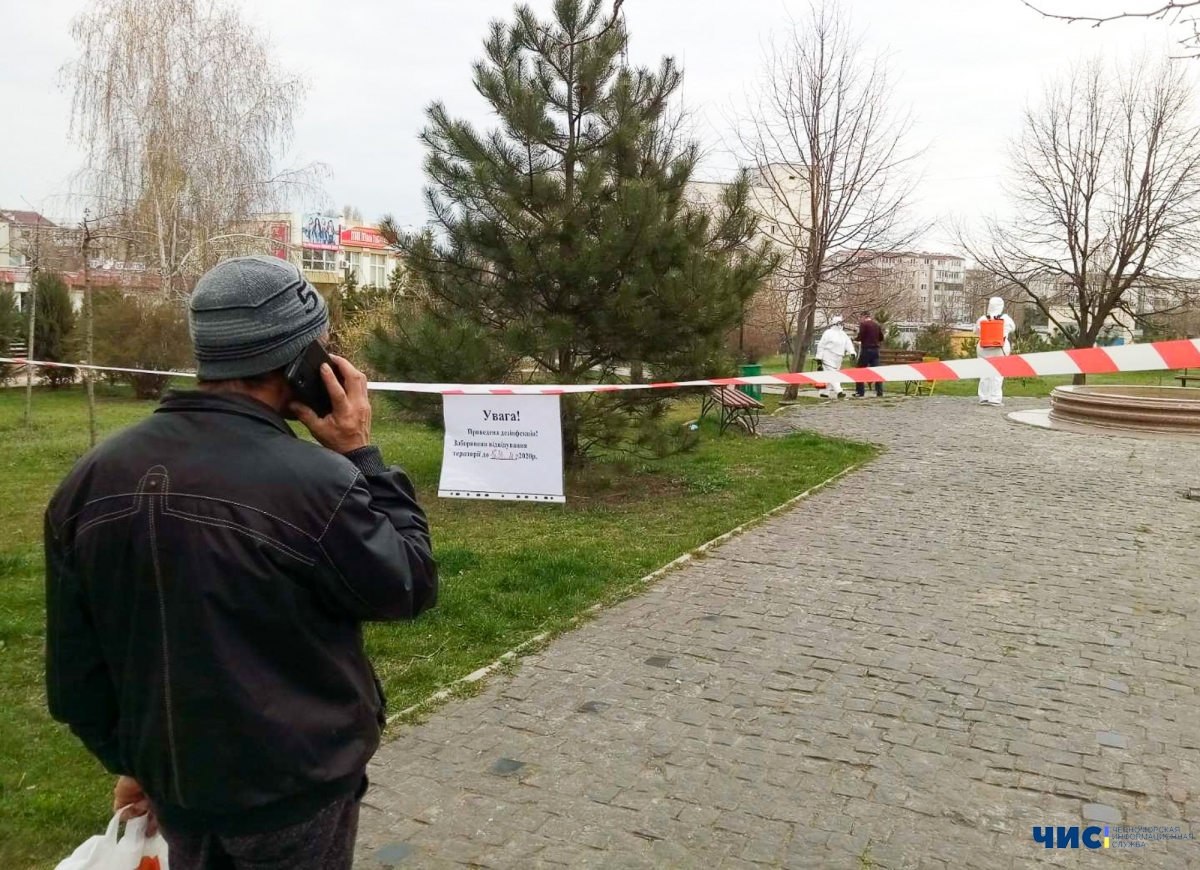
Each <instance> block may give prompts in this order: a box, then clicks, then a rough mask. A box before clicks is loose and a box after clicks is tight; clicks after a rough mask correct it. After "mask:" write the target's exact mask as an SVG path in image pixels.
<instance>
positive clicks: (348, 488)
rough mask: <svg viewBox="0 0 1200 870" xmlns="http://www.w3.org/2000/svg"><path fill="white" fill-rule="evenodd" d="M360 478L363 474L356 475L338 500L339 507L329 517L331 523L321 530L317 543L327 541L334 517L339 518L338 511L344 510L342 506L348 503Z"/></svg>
mask: <svg viewBox="0 0 1200 870" xmlns="http://www.w3.org/2000/svg"><path fill="white" fill-rule="evenodd" d="M360 477H362V475H361V474H358V473H356V474H355V475H354V480H352V481H350V485H349V486H348V487H346V491H345V492H343V493H342V497H341V498H339V499H338V503H337V505H336V506H335V507H334V509H333V513H331V514H330V515H329V522H327V523H326V524H325V528H323V529H321V534H320V535H318V536H317V543H320V542H321V541H323V540H325V535H326V533H327V532H328V531H329V527H330V526H332V525H333V518H334V517H336V516H337V512H338V511H340V510H341V509H342V504H343V503H345V501H346V498H347V497H348V496H349V495H350V490H352V489H354V485H355V484H356V483H358V479H359V478H360Z"/></svg>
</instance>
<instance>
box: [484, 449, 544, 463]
mask: <svg viewBox="0 0 1200 870" xmlns="http://www.w3.org/2000/svg"><path fill="white" fill-rule="evenodd" d="M491 458H492V459H499V460H502V461H505V462H517V461H520V460H526V461H529V462H536V461H537V454H536V453H530V452H529V451H528V450H504V449H502V448H500V447H494V448H492V453H491Z"/></svg>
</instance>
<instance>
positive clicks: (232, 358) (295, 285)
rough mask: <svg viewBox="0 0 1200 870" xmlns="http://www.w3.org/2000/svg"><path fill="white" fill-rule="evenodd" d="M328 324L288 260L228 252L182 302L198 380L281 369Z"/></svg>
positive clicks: (323, 311)
mask: <svg viewBox="0 0 1200 870" xmlns="http://www.w3.org/2000/svg"><path fill="white" fill-rule="evenodd" d="M328 328H329V312H328V310H326V307H325V300H324V299H323V298H321V294H320V293H318V292H317V291H316V289H315V288H314V287H313V285H312V284H310V283H308V281H307V280H305V278H304V275H303V273H302V272H301V271H300V269H299V268H297V267H296V265H295V264H294V263H289V262H287V261H286V260H281V259H279V258H278V257H262V256H259V257H234V258H233V259H231V260H225V261H224V262H221V263H218V264H217V265H216V266H213V267H212V268H211V269H209V270H208V271H207V272H205V273H204V274H203V275H202V276H201V277H200V280H199V281H198V282H196V289H195V290H193V291H192V298H191V301H190V303H189V304H188V329H189V331H190V332H191V334H192V351H193V353H194V354H195V356H196V373H197V375H198V376H199V377H200V379H201V380H204V381H224V380H234V379H236V378H247V377H253V376H254V375H262V374H266V373H267V372H270V371H274V370H275V369H278V368H282V367H283V366H286V365H287V364H288V363H290V362H291V361H292V360H294V359H295V358H296V357H298V356H299V355H300V353H301V351H303V350H304V348H305V347H307V346H308V344H309V343H310V342H312V341H313V340H314V339H316V338H320V337H321V336H322V335H323V334H324V333H325V332H326V330H328Z"/></svg>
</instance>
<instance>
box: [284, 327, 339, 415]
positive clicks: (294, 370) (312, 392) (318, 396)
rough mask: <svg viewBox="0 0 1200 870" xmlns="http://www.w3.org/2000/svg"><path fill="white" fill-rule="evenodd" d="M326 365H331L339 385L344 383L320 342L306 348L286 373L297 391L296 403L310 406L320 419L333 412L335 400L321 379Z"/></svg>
mask: <svg viewBox="0 0 1200 870" xmlns="http://www.w3.org/2000/svg"><path fill="white" fill-rule="evenodd" d="M324 363H329V367H330V368H331V369H333V373H334V375H336V376H337V379H338V383H342V376H341V373H340V372H338V368H337V366H335V365H334V364H333V360H331V359H330V358H329V354H328V353H326V352H325V348H324V347H322V346H321V342H319V341H314V342H312V343H311V344H310V345H309V346H308V347H306V348H304V353H302V354H300V356H298V357H296V359H295V360H293V361H292V363H291V365H289V366H288V367H287V371H286V372H285V373H284V375H285V377H286V378H287V382H288V383H289V384H291V385H292V390H294V391H295V394H296V401H298V402H300V403H302V404H304V405H308V407H310V408H312V409H313V412H314V413H315V414H316V415H317V416H318V417H325V416H327V415H328V414H329V412H330V411H332V410H333V400H331V399H330V398H329V390H328V389H327V388H326V387H325V381H324V380H323V379H322V378H321V366H322V365H323V364H324Z"/></svg>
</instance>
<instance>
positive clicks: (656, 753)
mask: <svg viewBox="0 0 1200 870" xmlns="http://www.w3.org/2000/svg"><path fill="white" fill-rule="evenodd" d="M1014 404H1015V406H1017V407H1031V406H1033V405H1034V404H1035V403H1030V402H1018V403H1014ZM790 426H796V427H805V428H811V429H815V430H818V431H821V432H824V433H828V434H834V435H842V436H846V437H849V438H855V439H861V440H868V441H872V442H875V443H879V444H882V445H885V446H886V448H887V453H885V454H884V455H883V456H881V457H880V458H879V459H878V460H877V461H876V462H875V463H874V464H873V465H871V466H869V467H867V468H866V469H865V470H863V471H860V472H858V473H856V474H854V475H852V476H850V477H848V478H846V479H845V480H843V481H842V482H841V483H839V484H838V485H837V486H835V487H832V488H830V489H828V490H825V491H823V492H821V493H819V494H818V495H816V496H815V497H813V498H812V499H810V500H808V501H807V502H805V503H803V504H801V505H800V506H799V507H798V508H797V509H795V510H794V511H791V512H789V513H787V514H785V515H783V516H780V517H778V518H776V519H774V520H772V521H770V522H767V523H765V524H763V525H761V526H759V527H758V528H756V529H754V530H753V531H751V532H749V533H747V534H745V535H743V536H740V537H738V538H736V539H735V540H733V541H731V542H730V543H728V544H726V545H725V546H723V547H721V548H720V549H718V550H716V551H715V552H714V553H713V554H712V555H711V556H710V557H709V558H705V559H703V560H701V561H699V562H697V563H695V564H693V565H691V566H690V567H688V568H686V569H684V570H681V571H678V572H676V573H673V574H671V575H669V576H668V577H666V578H665V579H663V580H662V581H661V582H659V583H658V584H656V585H654V586H653V587H651V588H649V589H647V590H646V593H645V594H644V595H641V596H639V597H637V598H634V599H632V600H629V601H627V602H624V603H622V604H621V605H619V606H617V607H614V608H612V609H611V610H609V611H606V612H605V613H604V614H603V615H602V616H600V617H599V618H597V619H596V620H594V621H592V622H591V623H589V624H587V625H586V626H584V627H582V628H580V629H579V630H577V631H575V632H572V633H570V634H568V635H565V636H563V637H561V638H559V639H558V640H557V641H556V642H555V643H554V644H552V645H551V646H550V647H549V648H548V649H546V650H545V651H543V652H541V653H539V654H538V655H536V656H533V657H530V658H527V659H525V660H524V661H523V662H522V663H521V665H520V667H519V669H518V671H517V672H516V674H515V675H513V676H511V677H502V678H498V679H495V680H494V681H493V682H492V683H491V684H490V685H489V686H488V688H487V689H486V690H485V691H484V692H483V693H482V694H480V695H479V696H477V697H475V698H472V699H470V700H466V701H460V702H455V703H453V704H451V705H449V706H448V707H446V708H444V709H443V710H441V711H440V712H438V713H437V714H436V715H434V716H433V717H432V718H430V719H429V721H428V722H427V723H425V724H423V725H421V726H419V727H416V728H412V729H405V730H404V731H403V732H402V733H401V734H400V735H399V737H398V738H397V739H396V740H395V741H393V742H392V743H390V744H388V745H387V746H385V747H384V748H383V749H381V751H380V752H379V754H378V756H377V758H376V761H375V763H374V764H373V765H372V768H371V778H372V788H371V791H370V793H369V794H368V796H367V798H366V802H367V804H368V805H367V806H365V807H364V809H363V814H362V823H361V835H360V845H359V856H358V863H357V865H356V866H357V867H359V868H367V870H374V868H377V867H384V866H396V867H403V868H408V867H455V866H463V865H465V866H482V867H497V868H501V867H513V868H526V867H557V866H563V865H565V866H572V867H575V866H587V867H653V866H659V867H698V868H704V870H716V868H725V867H744V868H751V867H777V866H782V867H832V868H843V867H844V868H854V870H861V868H867V867H887V868H891V867H920V868H926V867H928V868H939V870H950V868H962V867H988V868H991V867H1025V866H1029V865H1031V864H1034V863H1036V862H1042V861H1044V862H1048V863H1050V864H1054V865H1061V866H1071V867H1074V866H1083V865H1084V863H1085V862H1088V861H1092V862H1094V861H1097V860H1104V861H1109V860H1112V861H1118V862H1120V863H1122V864H1128V865H1133V864H1136V865H1137V866H1139V867H1192V868H1200V696H1198V695H1197V689H1198V687H1200V604H1198V600H1200V546H1198V543H1200V503H1198V502H1192V501H1186V500H1185V499H1184V498H1183V497H1182V492H1183V491H1184V490H1185V489H1186V488H1188V487H1189V486H1193V487H1194V486H1200V451H1198V450H1197V449H1196V448H1195V446H1194V445H1193V446H1181V445H1179V444H1176V443H1172V442H1166V441H1135V440H1129V439H1124V438H1103V437H1089V436H1077V435H1068V434H1062V433H1055V432H1045V431H1040V430H1036V429H1032V428H1028V427H1024V426H1018V425H1016V424H1013V423H1009V422H1008V421H1007V420H1005V419H1004V418H1003V416H1002V413H1001V412H999V411H998V410H996V409H992V408H980V407H978V406H977V405H976V404H975V403H974V402H973V401H970V400H967V399H951V398H935V399H921V400H903V401H895V402H893V401H891V400H884V401H882V402H877V401H876V400H874V399H868V400H866V401H863V402H849V401H844V402H842V403H839V404H837V405H825V406H819V407H806V408H803V409H802V410H799V411H798V412H797V413H796V415H795V416H794V417H789V418H773V419H771V420H770V421H764V428H768V429H770V430H771V431H774V432H779V431H783V430H785V429H787V428H788V427H790ZM1092 819H1094V820H1096V823H1098V824H1101V825H1103V824H1109V825H1115V824H1118V823H1119V824H1125V825H1164V826H1169V827H1172V828H1174V827H1176V826H1178V827H1179V828H1181V830H1182V831H1183V832H1185V833H1187V832H1190V831H1193V830H1194V831H1195V832H1196V836H1197V839H1196V840H1192V841H1172V842H1164V841H1159V842H1152V843H1150V844H1148V845H1146V846H1144V847H1142V848H1139V849H1136V850H1130V851H1129V852H1125V851H1123V850H1118V849H1116V848H1110V849H1109V850H1108V851H1107V853H1106V854H1104V855H1103V856H1100V855H1093V854H1091V853H1090V852H1088V851H1087V850H1086V849H1080V850H1062V851H1059V850H1047V849H1044V848H1043V847H1042V846H1041V845H1039V844H1037V843H1034V842H1033V840H1032V836H1031V834H1032V828H1033V826H1035V825H1039V826H1041V825H1053V826H1068V827H1069V826H1072V825H1080V826H1081V827H1082V826H1083V825H1086V824H1092V822H1091V821H1088V820H1092Z"/></svg>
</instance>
